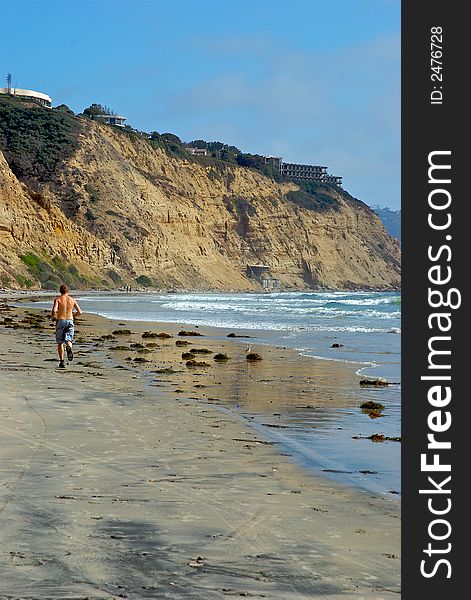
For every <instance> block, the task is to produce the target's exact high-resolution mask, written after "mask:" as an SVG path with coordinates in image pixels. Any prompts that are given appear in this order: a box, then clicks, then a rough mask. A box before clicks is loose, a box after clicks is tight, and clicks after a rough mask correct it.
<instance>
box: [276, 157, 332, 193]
mask: <svg viewBox="0 0 471 600" xmlns="http://www.w3.org/2000/svg"><path fill="white" fill-rule="evenodd" d="M265 161H266V162H267V163H268V164H270V165H272V166H273V167H275V169H277V170H278V171H279V173H280V175H283V176H284V177H291V179H304V180H308V181H319V182H324V183H333V184H335V185H337V186H338V187H341V186H342V178H341V177H338V176H337V175H329V173H328V172H327V167H321V166H318V165H304V164H298V163H285V162H283V159H282V158H280V157H279V156H265Z"/></svg>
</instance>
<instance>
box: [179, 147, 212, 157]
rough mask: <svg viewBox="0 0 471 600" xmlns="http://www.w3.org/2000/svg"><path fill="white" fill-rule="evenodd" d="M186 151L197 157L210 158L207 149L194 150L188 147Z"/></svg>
mask: <svg viewBox="0 0 471 600" xmlns="http://www.w3.org/2000/svg"><path fill="white" fill-rule="evenodd" d="M185 150H186V151H187V152H189V153H190V154H194V155H197V156H208V154H209V153H208V151H207V149H206V148H193V147H192V146H187V147H186V148H185Z"/></svg>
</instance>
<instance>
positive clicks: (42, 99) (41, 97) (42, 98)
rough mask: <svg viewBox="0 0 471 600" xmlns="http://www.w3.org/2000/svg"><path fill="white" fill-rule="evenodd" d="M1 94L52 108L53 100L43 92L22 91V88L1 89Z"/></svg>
mask: <svg viewBox="0 0 471 600" xmlns="http://www.w3.org/2000/svg"><path fill="white" fill-rule="evenodd" d="M0 94H4V95H7V96H16V97H18V98H24V99H25V100H32V101H33V102H37V103H38V104H41V106H46V107H47V108H51V106H52V98H51V97H50V96H48V95H47V94H43V93H42V92H35V91H34V90H22V89H21V88H14V87H12V88H0Z"/></svg>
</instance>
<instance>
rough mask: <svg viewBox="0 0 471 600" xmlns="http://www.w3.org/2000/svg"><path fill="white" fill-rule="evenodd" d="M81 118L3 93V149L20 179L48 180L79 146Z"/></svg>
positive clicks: (0, 126) (0, 140) (0, 110)
mask: <svg viewBox="0 0 471 600" xmlns="http://www.w3.org/2000/svg"><path fill="white" fill-rule="evenodd" d="M79 131H80V121H79V119H77V118H76V117H75V116H74V115H73V114H71V113H69V112H67V111H65V110H49V109H46V108H43V107H41V106H34V107H33V108H32V107H30V106H29V105H28V104H25V103H24V102H21V101H20V100H18V99H16V98H11V97H10V96H0V149H1V150H2V151H3V153H4V154H5V158H6V160H7V162H8V164H9V165H10V168H11V169H12V171H13V172H14V173H15V175H16V176H17V177H19V178H20V179H36V180H37V181H39V182H46V181H49V180H50V179H51V176H52V175H54V174H55V173H57V172H58V170H59V169H60V166H61V165H62V163H63V162H64V161H65V160H67V159H68V158H70V157H71V156H72V155H73V154H74V152H75V151H76V149H77V147H78V141H77V140H78V133H79Z"/></svg>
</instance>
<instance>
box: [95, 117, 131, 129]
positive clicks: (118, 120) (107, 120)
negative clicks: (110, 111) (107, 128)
mask: <svg viewBox="0 0 471 600" xmlns="http://www.w3.org/2000/svg"><path fill="white" fill-rule="evenodd" d="M93 118H94V119H96V120H97V121H100V122H101V123H104V124H105V125H114V126H115V127H124V121H126V117H120V116H118V115H94V117H93Z"/></svg>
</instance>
